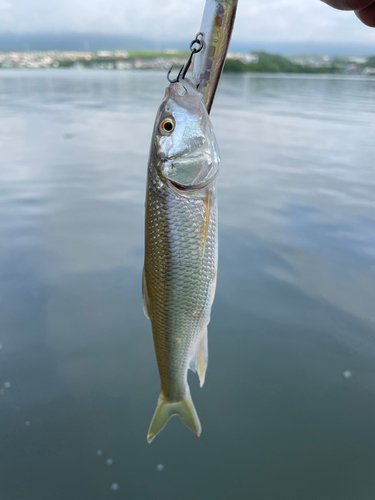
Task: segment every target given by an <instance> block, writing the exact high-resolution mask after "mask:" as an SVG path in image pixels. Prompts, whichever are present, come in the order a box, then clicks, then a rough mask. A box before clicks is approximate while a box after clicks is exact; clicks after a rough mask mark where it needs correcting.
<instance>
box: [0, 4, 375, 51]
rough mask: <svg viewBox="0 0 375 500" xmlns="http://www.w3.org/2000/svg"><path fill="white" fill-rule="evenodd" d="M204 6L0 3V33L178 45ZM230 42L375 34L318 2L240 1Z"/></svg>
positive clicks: (370, 39)
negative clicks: (137, 38) (130, 38)
mask: <svg viewBox="0 0 375 500" xmlns="http://www.w3.org/2000/svg"><path fill="white" fill-rule="evenodd" d="M204 3H205V0H0V33H1V32H3V33H4V32H13V33H42V32H57V33H63V32H76V33H106V34H108V33H109V34H123V35H135V36H140V37H142V38H147V39H150V40H154V41H158V40H161V39H162V38H166V39H168V40H173V39H176V40H181V39H186V38H188V37H190V36H191V33H194V34H195V33H196V32H197V31H198V30H199V26H200V20H201V17H202V13H203V8H204ZM233 40H234V41H240V42H247V41H268V42H274V41H282V42H294V41H309V42H335V43H341V42H342V43H344V42H345V43H374V47H375V29H374V28H369V27H367V26H364V25H363V24H362V23H361V22H360V21H359V20H358V19H357V18H356V16H355V15H354V13H352V12H341V11H337V10H334V9H332V8H330V7H328V6H327V5H326V4H324V3H322V2H321V1H320V0H239V1H238V11H237V19H236V24H235V29H234V33H233Z"/></svg>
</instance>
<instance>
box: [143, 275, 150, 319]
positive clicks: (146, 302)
mask: <svg viewBox="0 0 375 500" xmlns="http://www.w3.org/2000/svg"><path fill="white" fill-rule="evenodd" d="M142 295H143V312H144V313H145V316H146V318H148V319H150V299H149V297H148V291H147V282H146V275H145V270H144V269H143V274H142Z"/></svg>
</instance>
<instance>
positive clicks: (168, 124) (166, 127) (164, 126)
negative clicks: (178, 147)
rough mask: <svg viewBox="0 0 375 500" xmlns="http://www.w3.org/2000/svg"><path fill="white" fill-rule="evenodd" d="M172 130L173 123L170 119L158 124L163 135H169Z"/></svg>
mask: <svg viewBox="0 0 375 500" xmlns="http://www.w3.org/2000/svg"><path fill="white" fill-rule="evenodd" d="M173 130H174V121H173V120H171V119H170V118H166V119H165V120H163V121H162V122H161V124H160V131H161V132H162V133H163V132H164V133H167V134H170V133H171V132H173Z"/></svg>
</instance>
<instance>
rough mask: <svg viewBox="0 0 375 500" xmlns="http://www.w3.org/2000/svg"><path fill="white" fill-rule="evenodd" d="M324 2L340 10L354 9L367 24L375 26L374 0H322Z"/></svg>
mask: <svg viewBox="0 0 375 500" xmlns="http://www.w3.org/2000/svg"><path fill="white" fill-rule="evenodd" d="M322 1H323V2H324V3H326V4H328V5H330V6H331V7H334V8H335V9H340V10H354V12H355V13H356V15H357V17H358V18H359V19H360V20H361V21H362V22H363V23H364V24H366V25H367V26H370V27H371V28H375V1H374V0H322Z"/></svg>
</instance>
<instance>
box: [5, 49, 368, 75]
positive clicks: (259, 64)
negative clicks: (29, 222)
mask: <svg viewBox="0 0 375 500" xmlns="http://www.w3.org/2000/svg"><path fill="white" fill-rule="evenodd" d="M188 55H189V53H188V52H178V51H173V50H166V51H160V52H156V51H127V50H116V51H97V52H76V51H69V52H58V51H46V52H29V51H28V52H0V69H12V68H19V69H23V68H27V69H46V68H75V69H105V70H130V69H136V70H144V69H154V70H168V69H169V68H170V67H171V66H172V65H173V66H175V67H176V68H178V67H180V66H181V65H182V64H184V62H185V61H186V59H187V57H188ZM224 72H226V73H296V74H336V75H340V74H347V75H375V56H371V57H362V58H361V57H343V56H340V57H333V58H330V57H328V56H316V55H315V56H314V55H306V56H290V57H286V56H282V55H279V54H271V53H268V52H263V51H254V52H251V53H229V54H228V57H227V61H226V63H225V67H224Z"/></svg>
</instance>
